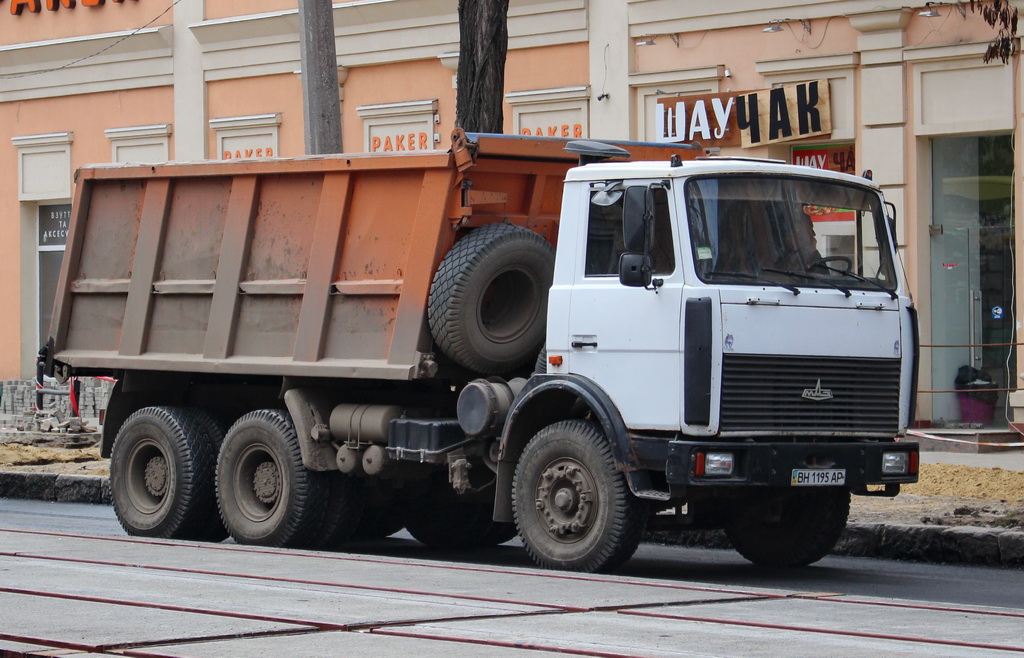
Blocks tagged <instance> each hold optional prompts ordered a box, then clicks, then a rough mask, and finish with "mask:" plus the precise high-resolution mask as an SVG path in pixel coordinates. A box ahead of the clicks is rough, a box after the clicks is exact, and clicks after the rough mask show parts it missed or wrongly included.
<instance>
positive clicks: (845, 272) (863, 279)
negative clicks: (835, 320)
mask: <svg viewBox="0 0 1024 658" xmlns="http://www.w3.org/2000/svg"><path fill="white" fill-rule="evenodd" d="M813 267H821V268H824V269H826V270H828V271H829V272H835V273H836V274H841V275H843V276H848V277H850V278H851V279H856V280H857V281H860V282H861V283H866V284H868V285H871V286H874V287H876V288H878V289H879V290H881V291H882V292H884V293H886V294H887V295H889V299H896V298H897V297H899V295H897V294H896V292H895V291H894V290H889V289H888V288H886V287H885V286H883V285H882V284H881V283H879V282H877V281H875V280H874V279H868V278H866V277H863V276H861V275H859V274H855V273H853V272H851V271H849V270H840V269H837V268H835V267H829V266H828V265H824V264H822V263H818V264H816V265H814V266H813ZM847 296H849V295H847Z"/></svg>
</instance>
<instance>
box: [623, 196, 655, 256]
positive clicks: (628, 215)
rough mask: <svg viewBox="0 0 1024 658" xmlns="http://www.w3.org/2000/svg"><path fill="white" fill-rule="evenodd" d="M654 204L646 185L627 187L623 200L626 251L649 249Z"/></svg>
mask: <svg viewBox="0 0 1024 658" xmlns="http://www.w3.org/2000/svg"><path fill="white" fill-rule="evenodd" d="M652 206H653V204H648V190H647V188H646V187H640V186H638V185H637V186H633V187H627V188H626V192H625V197H624V198H623V201H622V240H623V243H624V246H625V247H626V251H639V252H646V251H647V244H648V240H647V234H648V227H649V226H650V224H651V222H650V219H651V217H652V211H651V208H652Z"/></svg>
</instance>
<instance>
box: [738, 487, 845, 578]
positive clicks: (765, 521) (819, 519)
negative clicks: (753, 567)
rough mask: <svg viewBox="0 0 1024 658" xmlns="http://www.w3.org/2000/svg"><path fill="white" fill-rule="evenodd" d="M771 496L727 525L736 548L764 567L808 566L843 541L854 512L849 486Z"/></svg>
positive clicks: (741, 553)
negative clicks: (851, 513)
mask: <svg viewBox="0 0 1024 658" xmlns="http://www.w3.org/2000/svg"><path fill="white" fill-rule="evenodd" d="M762 500H764V499H762ZM768 500H769V502H767V503H760V504H757V506H756V507H754V508H753V509H752V510H751V511H750V512H749V513H747V514H745V515H743V516H742V517H741V518H739V519H737V520H736V521H734V522H733V523H731V524H729V525H727V526H726V527H725V534H726V536H727V537H728V538H729V541H730V542H732V545H733V547H734V548H735V549H736V551H737V552H738V553H739V554H740V555H742V556H743V557H745V558H746V559H748V560H750V561H751V562H753V563H754V564H757V565H760V566H764V567H803V566H807V565H808V564H812V563H814V562H817V561H818V560H820V559H821V558H823V557H825V556H826V555H828V553H829V551H831V550H832V548H833V547H834V546H835V545H836V542H838V541H839V537H840V535H842V534H843V529H845V528H846V519H847V517H849V515H850V492H849V491H848V490H846V489H840V488H828V489H818V490H813V491H804V492H800V493H794V494H792V495H786V493H783V494H782V497H777V498H775V499H774V500H772V499H771V498H770V497H769V498H768Z"/></svg>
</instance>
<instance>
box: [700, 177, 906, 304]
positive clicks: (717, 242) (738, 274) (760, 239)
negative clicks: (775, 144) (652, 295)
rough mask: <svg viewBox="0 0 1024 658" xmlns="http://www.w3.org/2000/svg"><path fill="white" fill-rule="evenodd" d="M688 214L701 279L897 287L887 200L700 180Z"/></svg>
mask: <svg viewBox="0 0 1024 658" xmlns="http://www.w3.org/2000/svg"><path fill="white" fill-rule="evenodd" d="M686 211H687V220H688V222H689V231H690V238H691V243H692V245H693V255H694V260H695V263H696V267H697V276H699V277H700V278H701V280H702V281H706V282H708V283H719V284H720V283H730V284H739V285H751V286H764V285H765V284H768V285H772V284H775V285H783V286H784V287H791V286H792V287H799V288H805V287H812V288H813V287H822V288H831V289H834V290H840V291H842V292H843V293H846V294H847V296H849V294H850V293H849V291H850V290H855V289H861V290H880V289H881V290H884V291H886V292H889V293H890V294H891V293H892V291H893V290H894V289H895V288H896V274H895V267H894V263H893V257H892V252H891V250H890V247H889V240H888V237H887V235H888V231H887V226H886V219H885V214H884V212H883V210H882V204H881V199H880V197H879V195H878V194H876V193H875V192H873V191H871V190H869V189H866V188H858V187H855V186H853V185H843V184H840V183H833V182H828V181H820V180H810V179H806V178H797V177H792V178H788V177H781V176H744V175H737V176H721V177H714V178H710V177H709V178H696V179H692V180H690V181H689V182H687V184H686Z"/></svg>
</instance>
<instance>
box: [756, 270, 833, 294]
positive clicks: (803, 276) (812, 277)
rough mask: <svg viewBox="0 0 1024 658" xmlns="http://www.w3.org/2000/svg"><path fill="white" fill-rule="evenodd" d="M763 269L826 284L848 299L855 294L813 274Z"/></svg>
mask: <svg viewBox="0 0 1024 658" xmlns="http://www.w3.org/2000/svg"><path fill="white" fill-rule="evenodd" d="M761 269H762V270H764V271H765V272H774V273H775V274H785V275H786V276H792V277H795V278H797V279H805V280H807V281H815V282H817V283H824V284H825V285H826V286H830V287H832V288H835V289H836V290H838V291H839V292H841V293H843V294H844V295H846V296H847V297H849V296H850V295H852V294H853V293H851V292H850V291H849V290H847V289H846V288H844V287H842V286H837V285H836V284H834V283H832V282H831V281H829V280H828V279H822V278H821V277H817V276H814V275H813V274H805V273H803V272H791V271H789V270H777V269H775V268H774V267H762V268H761Z"/></svg>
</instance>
